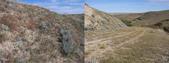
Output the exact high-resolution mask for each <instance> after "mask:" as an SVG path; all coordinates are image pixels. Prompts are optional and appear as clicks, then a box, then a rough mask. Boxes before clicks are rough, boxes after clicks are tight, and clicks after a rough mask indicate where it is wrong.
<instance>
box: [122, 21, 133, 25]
mask: <svg viewBox="0 0 169 63" xmlns="http://www.w3.org/2000/svg"><path fill="white" fill-rule="evenodd" d="M122 22H123V23H125V24H126V25H127V26H132V24H131V23H132V22H131V21H128V20H122Z"/></svg>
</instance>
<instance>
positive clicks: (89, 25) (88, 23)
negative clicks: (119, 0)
mask: <svg viewBox="0 0 169 63" xmlns="http://www.w3.org/2000/svg"><path fill="white" fill-rule="evenodd" d="M84 8H85V30H97V31H101V30H102V31H106V30H118V29H120V28H125V27H127V26H126V25H125V24H124V23H123V22H122V21H120V20H119V19H118V18H116V17H114V16H112V15H110V14H107V13H104V12H102V11H98V10H97V9H94V8H92V7H90V6H89V5H88V4H85V6H84Z"/></svg>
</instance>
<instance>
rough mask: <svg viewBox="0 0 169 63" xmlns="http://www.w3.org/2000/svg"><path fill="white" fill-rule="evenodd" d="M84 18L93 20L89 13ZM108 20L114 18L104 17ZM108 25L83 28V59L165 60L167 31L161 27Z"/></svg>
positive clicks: (110, 62) (101, 62)
mask: <svg viewBox="0 0 169 63" xmlns="http://www.w3.org/2000/svg"><path fill="white" fill-rule="evenodd" d="M85 10H86V11H87V10H88V9H85ZM90 10H92V11H93V12H90V14H93V16H95V15H98V14H99V12H98V14H94V13H95V12H96V10H93V8H90ZM88 11H89V10H88ZM85 13H86V14H87V13H89V12H85ZM100 13H104V12H100ZM106 15H108V14H106ZM99 16H100V17H104V16H105V15H99ZM87 18H90V20H95V17H92V16H88V17H87ZM109 20H114V19H108V20H107V21H109ZM115 20H116V19H115ZM85 21H86V20H85ZM99 21H102V20H101V19H100V20H98V22H99ZM105 21H106V20H105ZM95 22H96V21H94V23H95ZM117 22H118V21H116V22H114V23H117ZM115 25H116V24H112V26H115ZM101 26H106V25H105V24H104V25H101ZM108 27H111V26H108ZM99 28H100V27H99ZM110 29H111V30H108V31H85V63H169V61H168V59H169V56H168V54H169V50H168V49H169V47H168V46H169V39H168V38H169V35H168V34H167V33H166V32H164V31H163V30H160V29H152V28H148V27H135V26H131V27H124V28H119V29H118V30H114V29H113V28H110Z"/></svg>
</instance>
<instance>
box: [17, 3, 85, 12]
mask: <svg viewBox="0 0 169 63" xmlns="http://www.w3.org/2000/svg"><path fill="white" fill-rule="evenodd" d="M18 2H20V3H24V4H30V5H37V6H40V7H43V8H47V9H49V10H51V11H54V12H57V13H61V14H80V13H83V4H84V0H18Z"/></svg>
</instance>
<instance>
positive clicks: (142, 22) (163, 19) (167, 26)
mask: <svg viewBox="0 0 169 63" xmlns="http://www.w3.org/2000/svg"><path fill="white" fill-rule="evenodd" d="M132 24H133V25H135V26H147V27H152V28H160V29H164V30H165V31H167V32H169V10H164V11H154V12H147V13H144V15H142V16H140V17H138V18H136V19H134V20H133V22H132Z"/></svg>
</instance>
